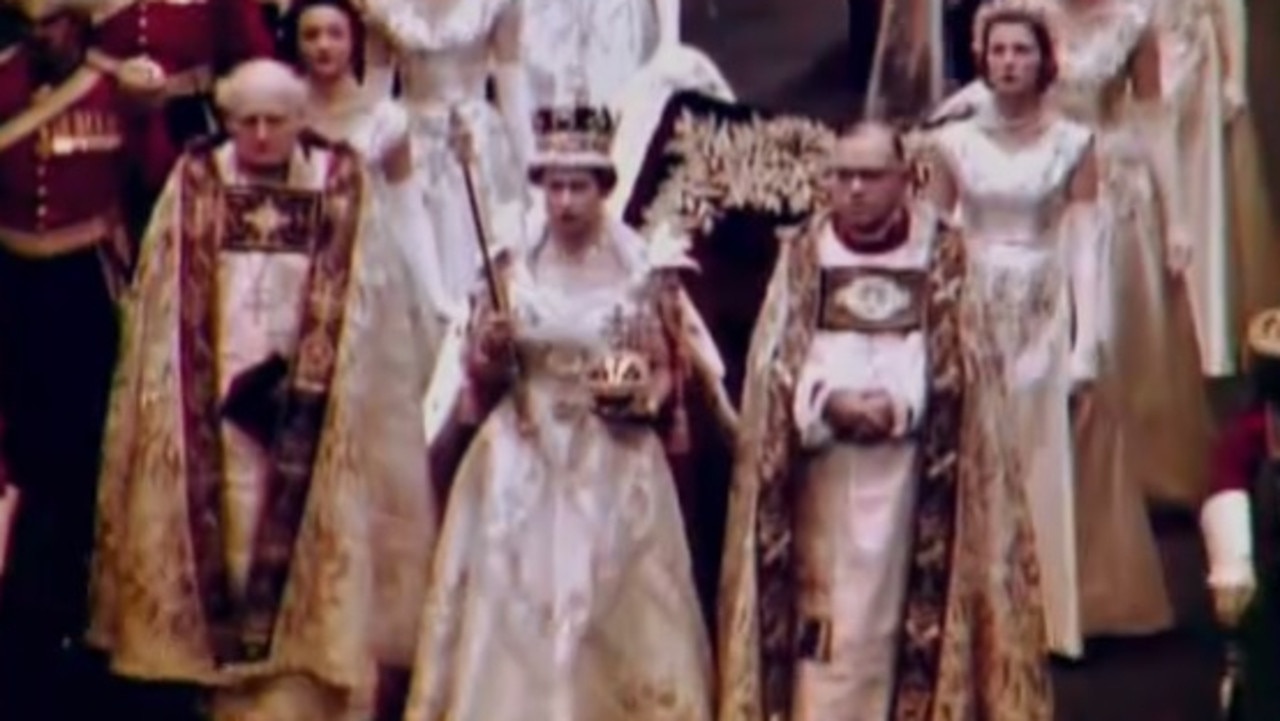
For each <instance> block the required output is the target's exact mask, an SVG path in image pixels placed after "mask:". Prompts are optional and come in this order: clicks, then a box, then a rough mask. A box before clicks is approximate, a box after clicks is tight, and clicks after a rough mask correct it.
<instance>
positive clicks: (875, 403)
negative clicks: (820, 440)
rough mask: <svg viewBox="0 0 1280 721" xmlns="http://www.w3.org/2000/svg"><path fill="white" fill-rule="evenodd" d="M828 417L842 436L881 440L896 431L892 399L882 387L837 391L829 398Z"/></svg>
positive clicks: (861, 439)
mask: <svg viewBox="0 0 1280 721" xmlns="http://www.w3.org/2000/svg"><path fill="white" fill-rule="evenodd" d="M825 417H826V419H827V422H828V423H830V424H831V428H832V430H833V431H835V433H836V435H837V436H839V437H841V438H847V439H848V440H852V441H856V442H859V443H878V442H880V441H884V440H886V439H888V438H889V437H890V436H891V435H892V434H893V426H894V403H893V398H892V397H891V396H890V395H889V394H888V393H887V392H885V391H883V390H879V389H876V390H867V391H849V390H844V391H836V392H834V393H832V394H831V397H830V398H829V399H828V400H827V406H826V409H825Z"/></svg>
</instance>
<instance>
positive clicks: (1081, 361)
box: [1068, 348, 1098, 389]
mask: <svg viewBox="0 0 1280 721" xmlns="http://www.w3.org/2000/svg"><path fill="white" fill-rule="evenodd" d="M1068 372H1069V373H1070V375H1071V387H1072V388H1073V389H1077V388H1080V387H1081V386H1084V385H1088V384H1089V383H1091V382H1093V381H1094V380H1096V379H1097V378H1098V354H1097V353H1096V352H1092V349H1091V348H1090V349H1085V348H1077V349H1074V350H1072V351H1071V359H1070V361H1069V369H1068Z"/></svg>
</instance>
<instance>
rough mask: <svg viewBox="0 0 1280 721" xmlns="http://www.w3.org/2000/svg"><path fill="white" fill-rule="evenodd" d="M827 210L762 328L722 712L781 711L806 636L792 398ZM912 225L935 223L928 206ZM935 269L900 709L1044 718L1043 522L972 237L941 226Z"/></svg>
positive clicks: (774, 720)
mask: <svg viewBox="0 0 1280 721" xmlns="http://www.w3.org/2000/svg"><path fill="white" fill-rule="evenodd" d="M826 222H827V221H826V219H825V218H824V217H821V216H820V217H818V218H815V219H814V221H813V222H811V223H810V224H809V226H808V227H807V228H805V229H804V230H803V232H802V233H801V234H799V235H798V236H795V237H793V238H790V239H787V240H784V242H783V245H782V249H781V253H780V256H779V260H778V265H777V268H776V270H775V272H774V275H773V278H772V280H771V282H770V285H769V291H768V295H767V296H766V299H765V304H764V307H763V310H762V311H761V315H760V320H759V323H758V325H757V327H756V333H755V337H754V338H753V341H752V347H751V353H750V357H749V361H748V370H747V373H748V375H747V379H748V380H747V384H746V387H745V391H744V405H743V414H742V421H741V426H740V437H739V441H738V462H737V466H736V469H735V474H734V481H733V484H734V485H733V489H732V495H731V499H730V508H729V521H728V529H729V530H728V533H727V539H726V544H725V561H724V574H723V576H722V585H721V597H720V598H721V601H720V609H719V612H720V616H719V630H720V633H719V636H718V638H719V643H720V653H719V659H720V664H721V675H720V683H721V686H720V704H721V705H720V710H719V719H720V721H766V720H768V721H784V720H785V719H788V718H790V717H791V702H792V699H791V696H792V695H793V683H794V679H795V676H794V674H795V666H796V660H797V656H798V653H797V651H798V647H799V642H800V640H801V639H800V638H799V637H798V635H799V630H798V629H797V618H796V616H797V609H796V597H795V596H796V579H795V573H796V566H795V564H796V549H795V547H794V546H795V538H794V536H795V529H794V528H793V525H792V524H793V519H794V517H795V516H794V514H795V509H794V508H792V504H793V499H792V496H793V494H791V493H790V492H789V490H788V486H789V485H790V484H792V483H794V482H796V479H797V478H798V476H797V473H798V471H799V470H800V469H802V468H803V466H802V464H803V462H804V459H803V456H801V455H800V450H799V443H798V438H797V434H796V432H795V430H794V428H795V424H794V421H793V419H792V415H791V414H792V411H791V408H792V399H793V397H794V395H795V383H796V382H797V378H798V373H799V370H800V367H801V364H802V363H803V362H804V358H805V355H806V352H807V349H808V347H809V345H810V343H811V342H812V339H813V336H814V332H815V327H816V324H817V308H818V302H819V289H818V286H819V284H818V273H819V261H818V254H817V240H818V236H819V233H818V231H819V230H820V229H821V228H823V227H824V226H825V223H826ZM912 222H913V223H919V222H929V223H936V222H937V221H936V220H934V219H933V217H932V216H930V215H929V214H927V212H926V211H924V210H919V211H917V212H916V214H915V215H914V216H913V218H912ZM938 232H939V233H940V235H939V236H938V238H937V240H936V241H935V243H934V251H933V257H932V259H931V262H930V268H929V272H928V285H927V289H926V298H927V300H926V310H925V317H926V323H927V329H926V347H927V354H928V371H927V372H928V375H929V378H928V390H927V391H926V405H925V408H926V410H925V417H924V418H923V419H922V422H921V425H920V433H921V435H920V446H919V447H920V453H921V459H920V465H919V472H920V475H919V478H918V486H917V488H918V490H917V496H916V499H915V507H914V511H913V513H912V535H913V537H914V538H913V541H912V544H911V548H910V555H909V560H908V562H907V563H908V570H907V578H908V580H907V586H906V594H905V599H904V605H903V612H902V613H903V615H902V622H901V636H900V639H899V642H898V649H897V657H898V661H897V666H896V673H895V677H894V679H893V681H892V686H891V688H892V690H891V701H890V709H891V710H890V718H891V719H893V721H908V720H910V721H969V720H970V719H974V718H983V719H984V721H1046V720H1047V719H1049V718H1050V713H1051V707H1052V704H1051V702H1050V690H1049V685H1048V677H1047V669H1046V667H1045V665H1044V660H1043V657H1042V653H1041V649H1042V648H1043V645H1044V639H1043V636H1044V630H1043V628H1044V627H1043V618H1042V611H1041V604H1040V600H1039V598H1040V595H1039V588H1038V571H1037V569H1036V566H1035V560H1034V553H1033V550H1032V539H1031V531H1030V525H1029V521H1028V516H1027V510H1026V506H1025V500H1024V499H1023V496H1022V491H1021V487H1020V485H1019V479H1018V478H1017V477H1016V476H1015V475H1014V472H1013V469H1010V468H1009V467H1008V465H1007V462H1006V459H1008V458H1011V457H1012V456H1011V454H1010V453H1009V451H1008V449H1004V448H1002V447H1001V445H1000V438H1001V434H1000V431H1001V428H1000V425H999V423H1000V418H1001V414H1000V403H1001V398H1000V388H1001V385H1000V383H999V378H1000V377H1001V374H1000V369H999V368H996V367H992V366H993V363H992V361H991V359H990V358H984V357H982V355H981V354H980V351H978V350H977V349H975V348H974V347H973V346H972V341H973V340H975V339H977V338H979V337H981V333H980V328H978V327H977V326H976V324H977V323H979V322H980V321H979V318H978V316H977V315H976V314H974V313H972V312H970V309H969V308H968V307H967V306H966V304H965V302H964V301H965V297H964V270H963V269H964V267H965V259H964V254H963V248H962V242H961V239H960V238H959V237H958V235H957V234H956V233H955V232H953V231H952V230H950V229H947V228H945V227H943V226H939V230H938Z"/></svg>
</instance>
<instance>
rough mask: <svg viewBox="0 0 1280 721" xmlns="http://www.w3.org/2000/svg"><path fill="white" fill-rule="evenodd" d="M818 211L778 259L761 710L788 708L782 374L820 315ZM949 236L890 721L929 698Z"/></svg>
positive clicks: (940, 528)
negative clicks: (784, 300) (779, 307)
mask: <svg viewBox="0 0 1280 721" xmlns="http://www.w3.org/2000/svg"><path fill="white" fill-rule="evenodd" d="M820 223H821V218H818V219H816V220H815V221H814V223H812V224H811V226H810V228H809V230H808V232H805V233H803V234H800V235H798V236H797V239H796V240H795V241H794V242H795V243H797V244H798V247H796V248H795V249H794V251H795V252H794V253H793V255H792V257H793V259H794V261H795V262H793V263H790V264H789V266H788V269H787V270H788V285H789V287H790V288H791V293H792V295H791V296H790V302H789V308H788V311H787V315H788V322H787V324H786V326H785V331H784V334H783V338H782V341H781V343H780V345H779V348H778V351H777V354H776V356H775V359H774V360H775V364H776V366H777V367H778V368H779V369H780V372H778V373H775V374H773V376H772V378H773V379H774V380H773V381H772V382H771V385H770V388H769V390H768V393H769V396H770V399H769V402H768V414H769V418H768V420H767V423H768V426H769V427H770V428H774V429H783V428H786V429H788V431H789V433H782V432H779V433H771V434H769V435H768V436H766V442H765V445H764V447H763V448H762V449H761V455H760V461H759V463H760V468H759V470H758V474H759V478H760V479H761V487H760V496H759V504H758V509H757V518H756V533H757V536H758V545H757V558H756V566H757V584H758V589H757V593H758V599H759V603H758V612H759V628H760V643H761V649H760V663H761V677H762V678H761V694H762V697H763V698H762V703H763V706H764V715H765V718H769V719H774V718H777V719H785V718H789V717H790V713H791V702H792V684H793V681H794V663H795V658H796V642H797V638H796V633H797V631H796V628H797V626H796V607H795V581H794V538H793V532H794V529H793V528H792V509H791V500H792V496H791V494H792V489H793V488H794V481H795V480H796V479H795V478H794V474H795V473H796V472H797V471H798V465H799V464H795V463H793V462H792V461H793V460H794V458H795V457H796V449H797V447H798V444H797V438H796V436H795V431H794V429H793V428H792V426H793V424H792V423H791V421H790V415H789V414H790V408H791V399H792V396H793V394H794V385H793V384H794V379H795V378H797V377H798V375H799V371H800V367H801V364H802V363H803V362H804V357H805V352H806V350H807V348H808V347H809V345H810V343H811V342H812V340H813V332H814V328H815V327H816V326H817V323H818V315H819V313H820V310H821V309H820V298H819V296H820V282H819V275H820V272H821V270H820V264H819V262H818V256H817V242H816V239H817V238H818V237H819V235H818V233H817V232H816V231H817V229H818V228H819V227H820ZM962 252H963V251H962V247H961V244H960V240H959V238H958V237H957V236H956V235H954V234H953V233H950V232H946V231H940V232H939V240H938V242H937V243H936V244H935V246H934V251H933V257H932V262H931V265H930V269H929V274H928V281H927V287H926V293H927V295H926V308H925V318H926V323H927V334H928V338H927V352H928V356H929V357H928V373H929V379H928V383H929V385H928V398H927V404H928V405H927V407H928V409H929V412H928V414H927V415H926V416H925V419H924V426H923V428H922V431H923V433H922V439H923V441H922V443H923V445H922V448H921V460H920V465H919V491H918V493H917V498H916V509H915V513H914V514H913V529H912V549H911V555H910V558H909V568H908V580H907V589H906V594H905V597H904V606H903V612H902V623H901V635H900V637H899V640H898V654H897V656H898V660H897V668H896V673H895V680H894V692H893V702H892V709H893V710H892V713H891V716H890V718H891V719H893V721H925V720H927V719H928V718H929V714H930V712H931V710H932V707H933V701H934V695H935V691H936V683H937V681H938V677H939V669H940V664H941V659H942V652H943V647H942V641H943V637H944V631H945V629H944V624H945V619H946V612H947V604H948V594H949V591H950V588H951V571H952V568H951V559H952V556H953V549H954V545H955V539H956V518H957V512H958V503H957V502H958V494H957V490H958V481H959V464H958V462H957V461H958V458H957V450H958V447H959V442H960V423H961V411H962V407H963V400H964V399H963V397H962V382H961V381H962V377H963V366H962V356H961V348H960V328H959V322H958V314H959V307H958V306H959V302H960V293H961V286H962V282H963V270H962V269H963V265H964V261H963V255H962Z"/></svg>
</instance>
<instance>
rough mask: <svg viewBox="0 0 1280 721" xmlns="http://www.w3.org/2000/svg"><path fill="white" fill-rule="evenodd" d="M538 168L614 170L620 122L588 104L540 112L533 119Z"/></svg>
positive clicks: (541, 110)
mask: <svg viewBox="0 0 1280 721" xmlns="http://www.w3.org/2000/svg"><path fill="white" fill-rule="evenodd" d="M533 132H534V137H535V141H534V142H535V144H536V150H537V159H536V161H535V164H536V165H543V166H546V165H557V166H570V167H612V165H613V161H612V159H611V157H610V151H611V149H612V147H613V137H614V134H615V133H616V132H617V121H616V119H615V118H614V117H613V115H612V114H611V113H610V112H609V110H608V109H606V108H600V107H592V106H589V105H585V104H575V105H571V106H557V107H547V108H540V109H538V110H537V111H536V112H535V113H534V115H533Z"/></svg>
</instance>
